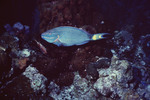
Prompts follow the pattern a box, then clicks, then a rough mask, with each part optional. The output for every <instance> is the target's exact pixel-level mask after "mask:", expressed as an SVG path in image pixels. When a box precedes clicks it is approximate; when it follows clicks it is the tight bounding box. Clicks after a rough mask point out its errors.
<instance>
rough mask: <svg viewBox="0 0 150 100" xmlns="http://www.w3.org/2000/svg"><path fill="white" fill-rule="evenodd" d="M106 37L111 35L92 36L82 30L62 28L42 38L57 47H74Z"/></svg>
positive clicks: (53, 30)
mask: <svg viewBox="0 0 150 100" xmlns="http://www.w3.org/2000/svg"><path fill="white" fill-rule="evenodd" d="M105 35H109V33H97V34H90V33H88V32H87V31H85V30H83V29H80V28H76V27H71V26H60V27H56V28H53V29H50V30H48V31H46V32H44V33H42V34H41V38H42V39H44V40H46V41H47V42H49V43H53V44H55V45H57V46H73V45H83V44H86V43H88V42H89V41H93V40H100V39H105V38H106V37H105Z"/></svg>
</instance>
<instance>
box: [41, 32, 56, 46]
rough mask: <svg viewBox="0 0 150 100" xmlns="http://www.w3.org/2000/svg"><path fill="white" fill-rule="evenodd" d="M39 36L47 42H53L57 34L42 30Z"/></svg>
mask: <svg viewBox="0 0 150 100" xmlns="http://www.w3.org/2000/svg"><path fill="white" fill-rule="evenodd" d="M41 38H42V39H44V40H45V41H47V42H49V43H53V42H55V41H56V40H57V39H58V35H57V34H55V33H51V32H44V33H42V34H41Z"/></svg>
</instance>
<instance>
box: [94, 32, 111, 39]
mask: <svg viewBox="0 0 150 100" xmlns="http://www.w3.org/2000/svg"><path fill="white" fill-rule="evenodd" d="M110 36H111V34H110V33H97V34H94V35H93V36H92V40H100V39H106V38H109V37H110Z"/></svg>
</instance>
